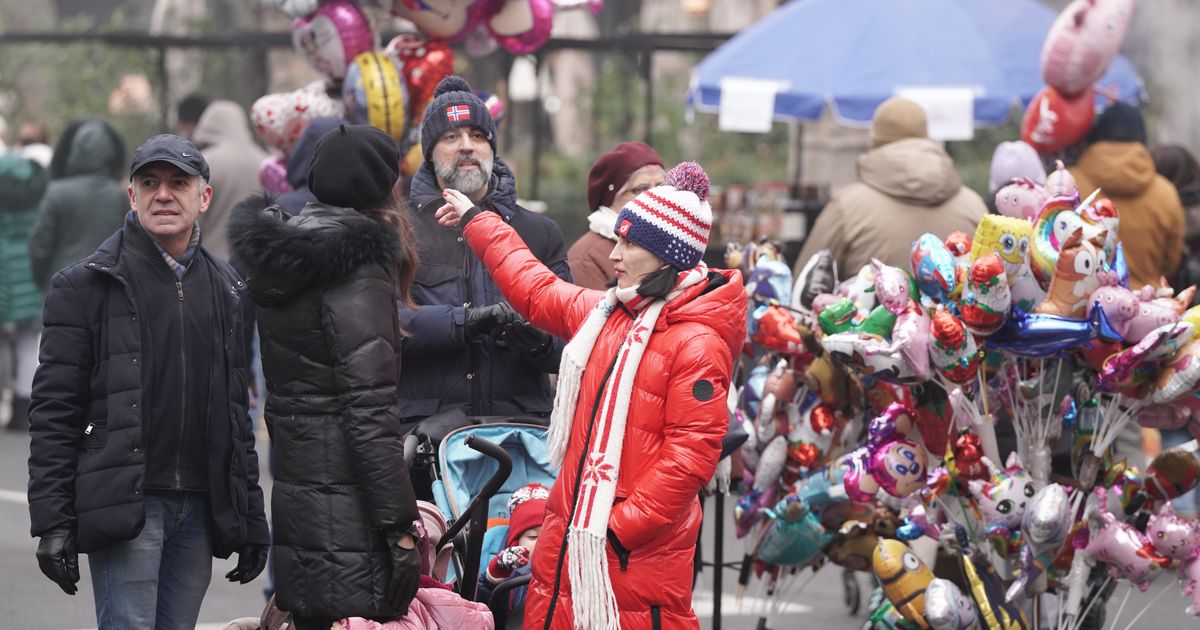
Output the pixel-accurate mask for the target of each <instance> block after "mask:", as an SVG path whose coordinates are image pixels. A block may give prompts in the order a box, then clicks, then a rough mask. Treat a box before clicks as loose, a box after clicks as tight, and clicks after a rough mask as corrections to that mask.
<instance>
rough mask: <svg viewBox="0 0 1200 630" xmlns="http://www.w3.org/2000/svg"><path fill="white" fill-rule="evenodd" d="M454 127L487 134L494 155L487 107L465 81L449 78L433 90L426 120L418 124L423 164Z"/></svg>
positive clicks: (492, 123) (492, 124)
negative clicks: (440, 140)
mask: <svg viewBox="0 0 1200 630" xmlns="http://www.w3.org/2000/svg"><path fill="white" fill-rule="evenodd" d="M456 127H473V128H475V129H479V130H480V131H483V132H484V133H486V134H487V138H488V144H490V145H492V154H493V155H494V154H495V153H496V121H495V120H493V119H492V114H491V113H490V112H488V108H487V105H484V104H483V101H481V100H479V97H478V96H475V95H474V94H472V93H471V85H470V84H469V83H467V80H466V79H464V78H462V77H460V76H456V75H450V76H448V77H446V78H444V79H442V81H441V82H440V83H438V86H437V89H435V90H434V91H433V100H432V101H430V102H429V107H427V108H425V119H424V120H422V121H421V151H422V152H424V154H425V161H426V162H432V161H433V145H435V144H437V141H438V138H440V137H442V134H444V133H446V132H447V131H449V130H450V129H454V128H456Z"/></svg>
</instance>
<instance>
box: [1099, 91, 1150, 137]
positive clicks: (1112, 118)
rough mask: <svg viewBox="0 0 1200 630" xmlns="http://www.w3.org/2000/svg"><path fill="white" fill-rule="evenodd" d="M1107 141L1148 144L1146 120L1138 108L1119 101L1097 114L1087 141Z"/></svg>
mask: <svg viewBox="0 0 1200 630" xmlns="http://www.w3.org/2000/svg"><path fill="white" fill-rule="evenodd" d="M1105 141H1107V142H1140V143H1142V144H1146V121H1145V120H1144V119H1143V118H1142V113H1141V112H1139V111H1138V108H1136V107H1134V106H1133V105H1130V104H1129V103H1122V102H1120V101H1118V102H1116V103H1113V104H1112V105H1109V106H1108V109H1106V110H1104V111H1103V112H1102V113H1101V114H1100V115H1099V116H1097V117H1096V122H1095V124H1093V125H1092V130H1091V131H1090V132H1088V136H1087V143H1088V144H1091V143H1093V142H1105Z"/></svg>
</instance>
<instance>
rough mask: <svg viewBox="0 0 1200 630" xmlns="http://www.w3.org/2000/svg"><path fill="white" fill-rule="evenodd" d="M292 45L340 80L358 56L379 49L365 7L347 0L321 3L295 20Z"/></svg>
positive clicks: (320, 68)
mask: <svg viewBox="0 0 1200 630" xmlns="http://www.w3.org/2000/svg"><path fill="white" fill-rule="evenodd" d="M292 45H293V46H294V47H295V48H296V51H297V52H299V53H300V55H301V56H302V57H304V59H305V60H306V61H308V63H309V64H311V65H312V67H314V68H316V69H317V71H318V72H320V73H321V74H324V75H325V76H327V77H329V78H331V79H334V80H337V79H341V78H342V77H344V76H346V66H348V65H349V64H350V62H351V60H353V59H354V58H355V57H357V56H358V55H361V54H362V53H365V52H368V51H371V50H374V49H375V34H374V33H372V32H371V24H370V22H369V21H368V20H367V16H365V15H363V12H362V10H361V9H359V8H358V7H357V6H355V5H354V3H352V2H348V1H347V0H330V1H328V2H323V3H321V6H319V7H317V10H316V12H315V13H313V14H312V15H311V16H307V17H298V18H296V20H295V21H294V22H293V23H292Z"/></svg>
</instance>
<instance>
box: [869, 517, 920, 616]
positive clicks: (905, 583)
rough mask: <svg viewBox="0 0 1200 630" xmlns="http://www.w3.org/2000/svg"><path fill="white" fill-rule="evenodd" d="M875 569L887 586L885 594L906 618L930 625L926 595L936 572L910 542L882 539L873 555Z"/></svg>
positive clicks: (878, 576)
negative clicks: (914, 550) (912, 548)
mask: <svg viewBox="0 0 1200 630" xmlns="http://www.w3.org/2000/svg"><path fill="white" fill-rule="evenodd" d="M871 570H872V571H874V572H875V577H877V578H878V579H879V583H880V584H881V585H882V586H883V594H884V595H885V596H887V598H888V601H890V602H892V605H894V606H895V607H896V610H898V611H900V614H901V615H904V618H905V619H908V620H909V621H912V622H915V623H916V624H918V625H920V626H921V627H923V628H924V627H928V626H929V623H928V622H927V621H926V620H925V594H926V589H927V588H928V587H929V583H930V582H932V581H933V572H932V571H930V570H929V567H927V566H925V563H924V562H921V559H920V558H918V557H917V554H915V553H913V552H912V550H911V549H909V548H908V545H906V544H904V543H903V542H900V541H899V540H888V539H883V540H880V541H879V542H878V543H877V544H876V546H875V553H874V555H873V556H872V557H871Z"/></svg>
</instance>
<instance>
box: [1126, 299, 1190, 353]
mask: <svg viewBox="0 0 1200 630" xmlns="http://www.w3.org/2000/svg"><path fill="white" fill-rule="evenodd" d="M1165 292H1166V293H1168V294H1169V293H1170V290H1169V289H1166V290H1165ZM1195 292H1196V291H1195V287H1189V288H1187V289H1185V290H1184V291H1183V292H1182V293H1180V294H1179V296H1178V297H1169V295H1168V296H1163V297H1157V295H1158V293H1157V292H1155V291H1154V290H1153V289H1152V288H1151V287H1150V286H1148V285H1147V286H1144V287H1142V289H1141V291H1138V292H1137V295H1138V299H1139V300H1140V302H1139V303H1138V309H1137V313H1135V314H1134V316H1133V317H1132V318H1131V319H1130V320H1129V324H1128V326H1127V327H1126V329H1125V340H1126V341H1129V342H1136V341H1138V340H1139V339H1142V338H1144V337H1145V336H1146V335H1148V334H1150V331H1151V330H1154V329H1155V328H1161V327H1163V326H1166V325H1168V324H1173V323H1175V322H1177V321H1179V320H1180V318H1181V317H1183V313H1184V312H1185V310H1186V309H1187V307H1188V304H1189V303H1190V302H1191V300H1192V296H1193V295H1194V294H1195Z"/></svg>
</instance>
